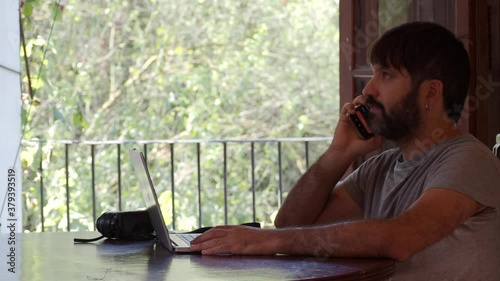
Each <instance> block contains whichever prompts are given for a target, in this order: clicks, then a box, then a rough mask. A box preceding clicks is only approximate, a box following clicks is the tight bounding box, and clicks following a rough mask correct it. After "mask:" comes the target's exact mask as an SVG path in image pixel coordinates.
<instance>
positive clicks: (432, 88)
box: [425, 79, 443, 107]
mask: <svg viewBox="0 0 500 281" xmlns="http://www.w3.org/2000/svg"><path fill="white" fill-rule="evenodd" d="M427 83H428V85H427V92H426V95H425V101H426V104H428V105H429V106H431V107H432V106H433V105H435V104H436V102H438V101H439V100H443V82H442V81H441V80H437V79H432V80H428V81H427Z"/></svg>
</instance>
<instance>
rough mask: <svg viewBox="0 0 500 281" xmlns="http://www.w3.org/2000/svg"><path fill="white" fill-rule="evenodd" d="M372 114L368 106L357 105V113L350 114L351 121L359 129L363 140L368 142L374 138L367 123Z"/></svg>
mask: <svg viewBox="0 0 500 281" xmlns="http://www.w3.org/2000/svg"><path fill="white" fill-rule="evenodd" d="M369 113H370V108H369V107H368V106H366V105H362V104H359V105H356V113H355V114H350V117H351V121H352V123H353V124H354V126H355V127H356V129H358V133H359V135H360V136H361V138H363V139H365V140H368V139H370V138H372V137H373V136H374V134H373V133H372V131H371V130H370V128H369V127H368V124H367V123H366V118H368V114H369Z"/></svg>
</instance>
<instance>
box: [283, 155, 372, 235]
mask: <svg viewBox="0 0 500 281" xmlns="http://www.w3.org/2000/svg"><path fill="white" fill-rule="evenodd" d="M352 161H353V159H350V158H348V157H346V156H344V154H343V153H342V152H341V151H336V150H335V148H332V147H330V148H329V149H328V150H327V151H326V152H325V153H324V154H323V155H322V156H321V157H320V158H319V160H318V161H317V162H316V163H314V164H313V165H312V166H311V167H310V168H309V170H308V171H307V172H306V173H305V174H304V175H303V176H302V177H301V178H300V179H299V181H298V182H297V183H296V185H295V186H294V187H293V188H292V190H291V191H290V193H289V194H288V195H287V197H286V200H285V202H284V204H283V205H282V206H281V208H280V210H279V211H278V214H277V216H276V219H275V220H274V224H275V226H276V227H277V228H281V227H290V226H305V225H312V224H315V222H316V221H317V220H318V219H320V221H323V222H326V221H328V222H333V221H336V220H339V219H344V218H350V217H353V216H355V215H359V214H360V213H361V214H362V210H361V208H360V207H359V206H358V205H357V204H356V203H355V202H354V201H353V200H352V199H350V197H349V195H347V193H346V192H345V190H343V188H336V189H335V191H333V192H332V190H333V189H334V187H335V185H336V184H337V182H338V181H339V180H340V178H341V177H342V175H343V174H344V173H345V171H346V170H347V168H348V167H349V165H350V164H351V163H352ZM326 209H328V212H327V213H325V210H326Z"/></svg>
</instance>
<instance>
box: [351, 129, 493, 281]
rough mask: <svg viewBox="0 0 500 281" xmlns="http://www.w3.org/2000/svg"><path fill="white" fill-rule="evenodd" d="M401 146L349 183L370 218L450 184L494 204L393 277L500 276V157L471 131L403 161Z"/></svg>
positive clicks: (359, 171) (370, 163)
mask: <svg viewBox="0 0 500 281" xmlns="http://www.w3.org/2000/svg"><path fill="white" fill-rule="evenodd" d="M401 159H402V156H401V152H400V150H399V149H391V150H388V151H385V152H383V153H382V154H380V155H377V156H374V157H372V158H370V159H368V160H367V161H366V162H365V163H363V164H362V165H361V166H360V167H359V169H357V170H356V171H355V172H353V173H352V174H351V175H349V176H348V177H347V178H346V179H345V180H344V181H343V185H344V186H345V188H346V190H347V192H348V194H349V195H350V196H351V197H352V198H353V199H354V201H355V202H357V203H358V204H359V205H360V206H361V207H363V209H364V216H365V218H367V219H370V218H392V217H395V216H398V215H400V214H401V213H403V212H404V211H405V210H407V209H408V208H409V207H410V206H411V205H412V204H413V203H414V202H415V201H416V200H417V199H418V198H419V197H420V196H421V195H422V193H424V192H425V191H426V190H428V189H431V188H434V187H439V188H449V189H452V190H455V191H458V192H461V193H463V194H466V195H468V196H470V197H471V198H473V199H475V200H476V201H477V202H479V203H481V204H483V205H486V206H489V207H490V208H488V209H487V210H485V211H484V212H481V213H479V214H477V215H475V216H473V217H471V218H469V219H468V220H467V221H465V222H464V223H463V224H462V225H460V226H459V227H458V228H457V229H455V230H454V231H453V232H452V233H451V234H450V235H448V236H446V237H444V238H443V239H442V240H440V241H438V242H436V243H434V244H432V245H429V246H428V247H426V248H425V249H423V250H422V251H420V252H419V253H417V254H415V255H413V256H412V257H410V258H409V259H407V260H406V261H403V262H398V263H397V266H396V273H395V275H394V276H393V278H392V279H391V280H405V281H408V280H418V281H421V280H440V281H445V280H467V281H469V280H492V281H498V280H500V216H499V213H498V210H499V208H500V161H499V160H498V158H496V157H495V156H493V154H492V153H491V151H490V150H489V149H488V148H487V147H486V146H485V145H484V144H482V143H481V142H479V141H478V140H477V139H476V138H474V137H473V136H471V135H462V136H459V137H456V138H452V139H450V140H447V141H445V142H443V143H440V144H438V145H436V146H434V147H433V148H431V149H430V150H428V151H427V152H426V153H425V154H424V155H422V156H419V157H417V158H415V159H413V160H410V161H406V162H403V161H402V160H401Z"/></svg>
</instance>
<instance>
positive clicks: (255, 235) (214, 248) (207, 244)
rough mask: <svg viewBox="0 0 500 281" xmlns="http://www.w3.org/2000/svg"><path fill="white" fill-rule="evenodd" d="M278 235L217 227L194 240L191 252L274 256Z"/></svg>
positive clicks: (266, 231)
mask: <svg viewBox="0 0 500 281" xmlns="http://www.w3.org/2000/svg"><path fill="white" fill-rule="evenodd" d="M277 234H279V233H278V232H277V231H276V230H269V229H261V228H255V227H248V226H217V227H214V228H212V229H210V230H208V231H207V232H205V233H203V234H202V235H201V236H199V237H197V238H196V239H194V240H193V241H192V242H191V250H192V251H201V253H202V254H204V255H216V254H233V255H273V254H276V252H275V246H274V245H273V244H274V243H275V242H273V239H272V237H275V236H276V235H277Z"/></svg>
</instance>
